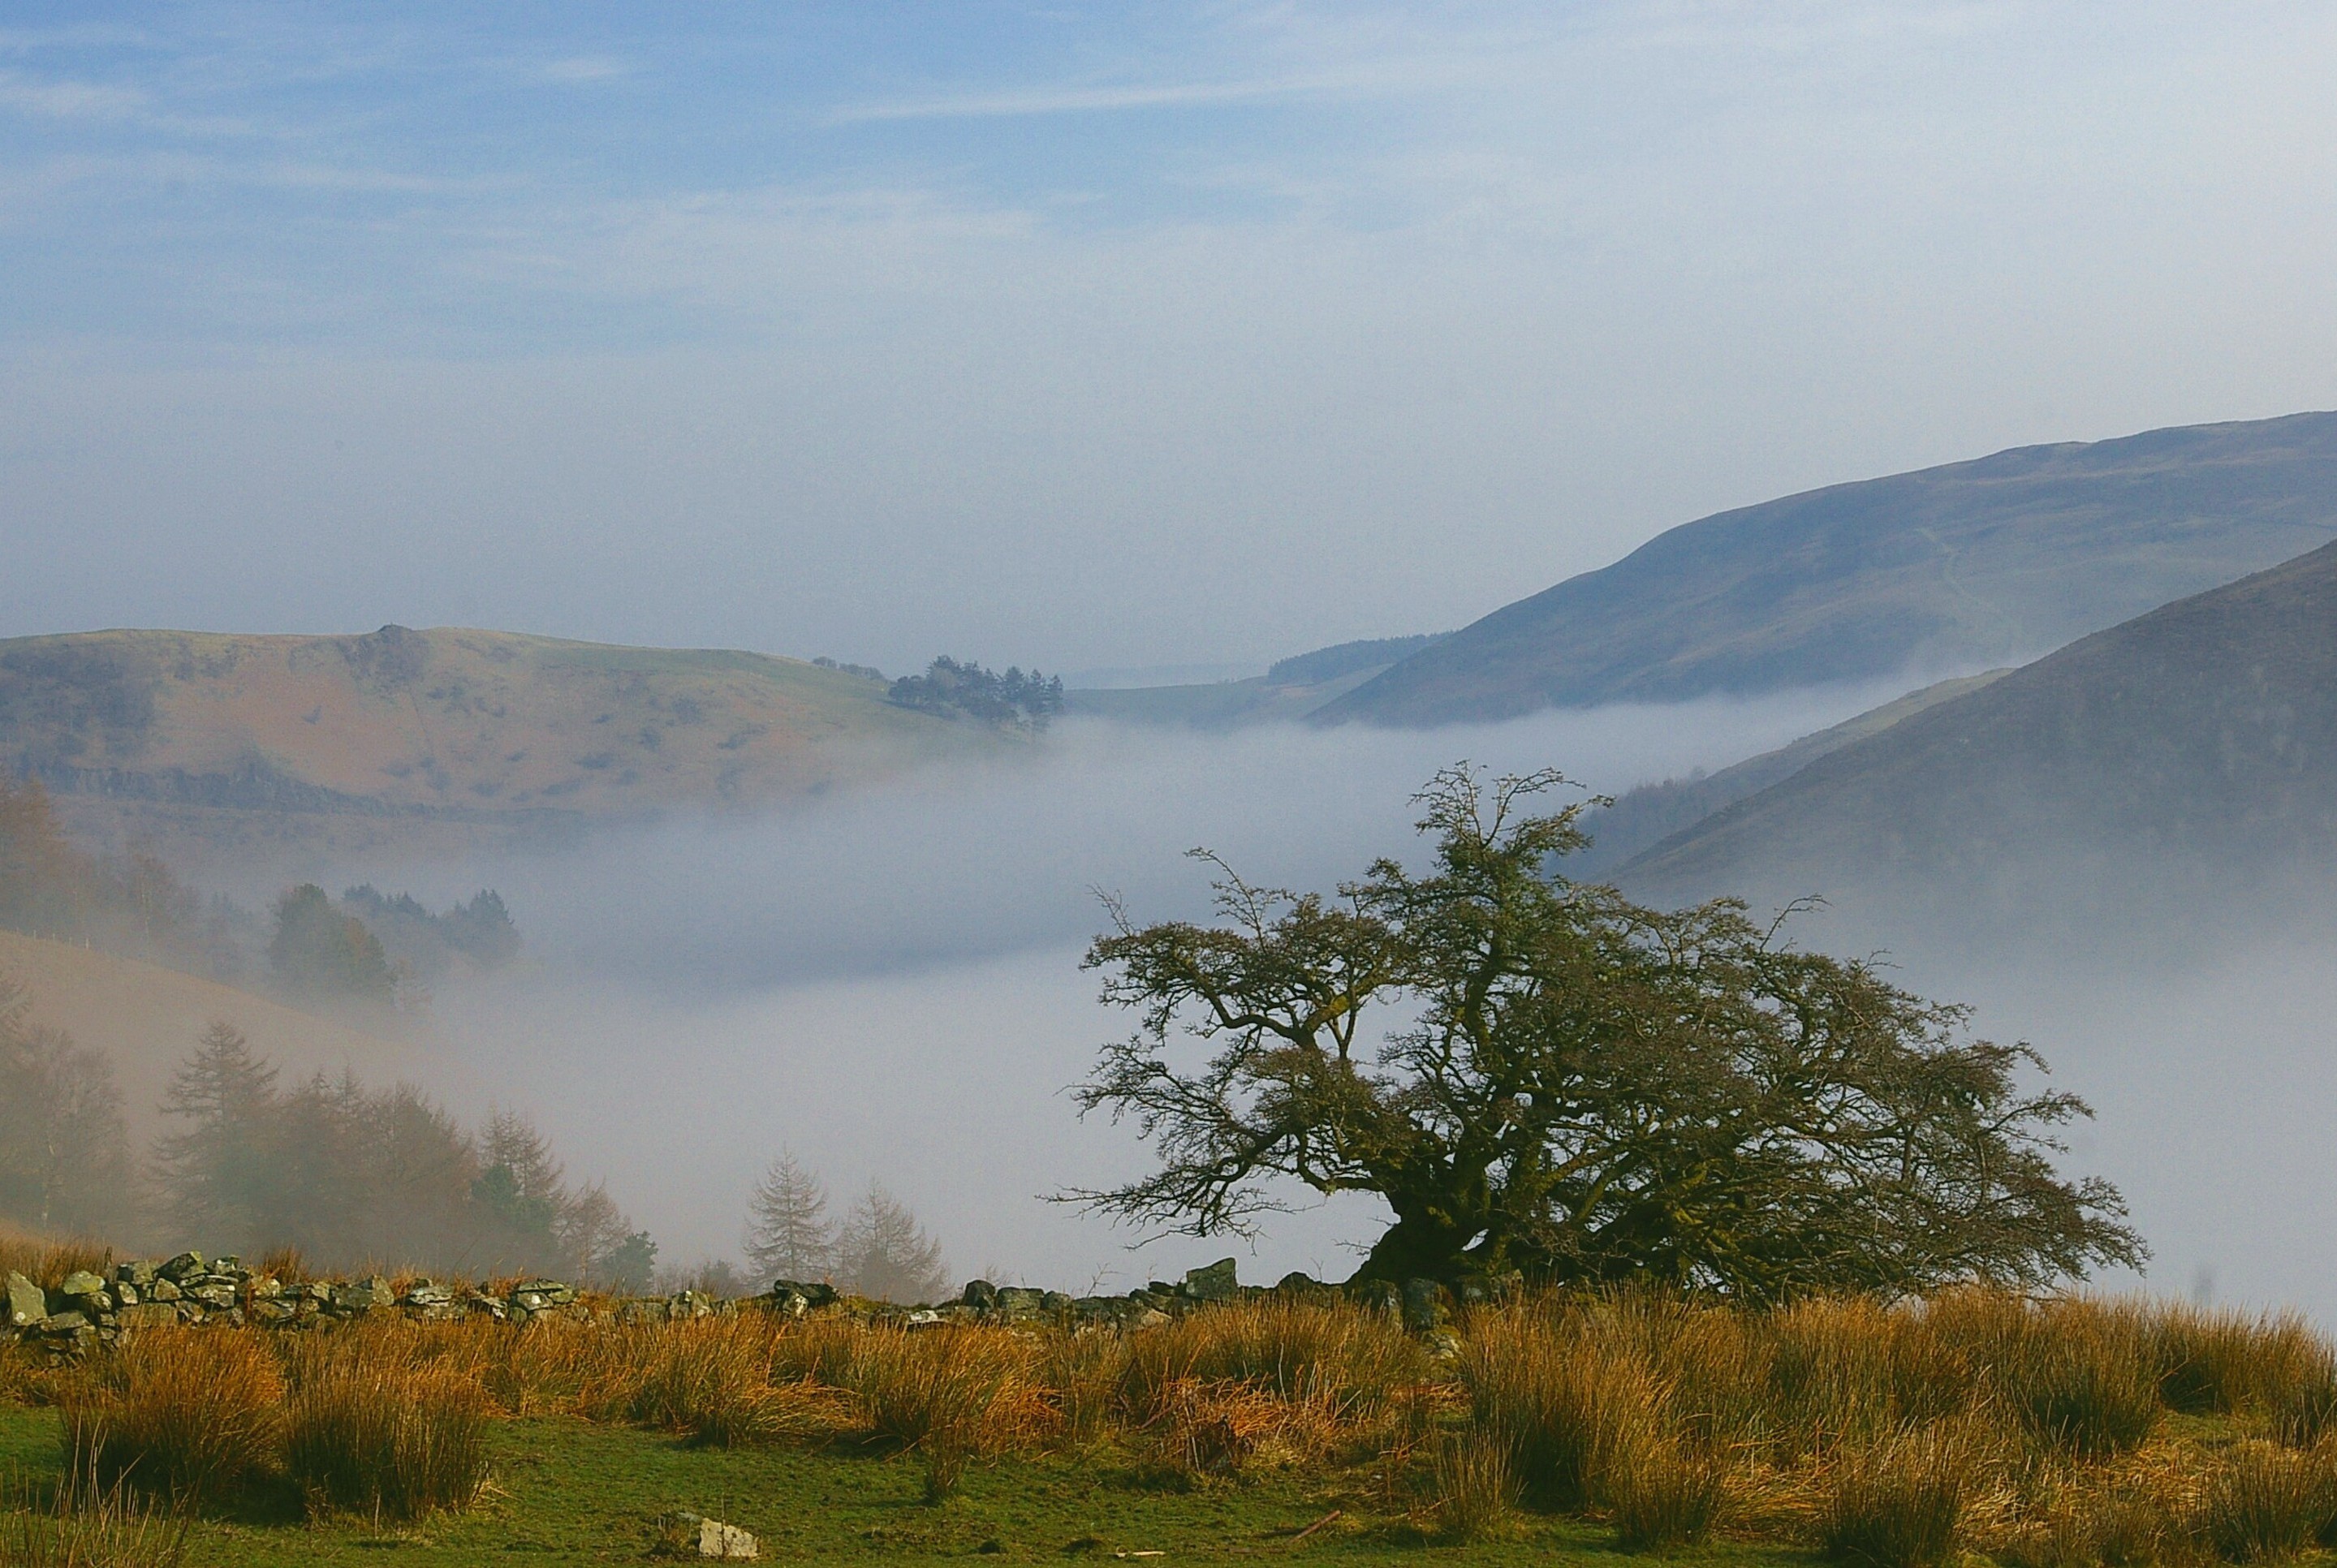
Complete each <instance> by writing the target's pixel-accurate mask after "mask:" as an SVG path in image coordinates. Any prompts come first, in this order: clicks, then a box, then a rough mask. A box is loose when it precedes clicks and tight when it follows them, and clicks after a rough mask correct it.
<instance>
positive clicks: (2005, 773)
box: [1618, 544, 2337, 906]
mask: <svg viewBox="0 0 2337 1568" xmlns="http://www.w3.org/2000/svg"><path fill="white" fill-rule="evenodd" d="M2332 827H2337V544H2332V545H2324V546H2323V547H2322V548H2321V549H2319V550H2313V551H2312V552H2311V553H2309V554H2307V555H2304V556H2302V557H2300V558H2298V559H2297V560H2292V561H2289V562H2287V563H2285V564H2283V565H2281V566H2278V567H2275V568H2273V569H2272V570H2268V571H2263V572H2259V573H2256V574H2255V575H2254V576H2252V577H2248V578H2245V579H2242V580H2241V581H2239V582H2235V583H2232V584H2229V585H2227V586H2225V587H2223V588H2219V589H2211V590H2209V591H2208V592H2205V593H2202V594H2197V595H2195V596H2193V597H2192V598H2189V599H2183V600H2180V601H2178V602H2176V603H2174V604H2170V605H2167V606H2165V607H2164V608H2162V609H2156V610H2153V611H2151V612H2150V613H2149V614H2146V615H2143V616H2139V617H2137V618H2135V619H2133V620H2129V621H2127V622H2125V623H2123V624H2121V625H2119V626H2117V627H2114V628H2110V629H2109V630H2107V631H2103V632H2097V633H2096V634H2095V635H2093V636H2091V637H2088V638H2083V639H2081V640H2079V641H2078V642H2076V643H2073V644H2071V645H2070V646H2069V647H2068V648H2063V649H2061V650H2060V651H2059V652H2058V653H2055V654H2052V655H2050V656H2049V657H2045V658H2042V659H2039V660H2038V661H2037V662H2036V663H2034V664H2031V665H2029V666H2026V667H2022V668H2020V669H2018V670H2015V671H2013V672H2012V673H2011V674H2009V675H2007V676H2004V677H2001V678H2000V679H1998V680H1996V681H1993V682H1991V683H1990V684H1989V685H1988V686H1986V687H1982V688H1981V689H1979V690H1976V691H1972V692H1969V693H1967V694H1965V695H1963V696H1957V697H1954V698H1952V699H1951V700H1949V701H1946V702H1941V703H1939V704H1937V705H1936V706H1932V707H1931V708H1929V709H1927V710H1926V711H1924V712H1921V713H1919V714H1916V715H1914V716H1912V717H1910V718H1907V719H1905V720H1903V721H1902V722H1901V723H1899V724H1896V725H1893V726H1891V727H1890V728H1888V729H1886V730H1884V731H1882V733H1880V734H1877V735H1871V736H1869V737H1867V738H1865V739H1863V740H1858V741H1854V742H1853V743H1852V744H1850V745H1844V746H1842V747H1839V748H1838V749H1836V750H1834V751H1833V752H1831V753H1829V754H1828V755H1824V756H1821V757H1819V758H1817V759H1816V760H1815V761H1814V762H1812V763H1810V764H1809V765H1807V766H1805V767H1803V768H1802V769H1800V770H1799V771H1798V772H1796V773H1794V774H1793V775H1792V776H1791V777H1789V778H1786V779H1785V780H1783V781H1782V782H1780V783H1777V784H1772V785H1770V786H1769V787H1768V788H1766V789H1764V790H1762V791H1760V792H1759V793H1758V794H1753V795H1750V796H1748V797H1747V798H1745V799H1743V800H1740V801H1738V802H1736V803H1735V804H1733V805H1730V806H1728V807H1726V809H1724V810H1722V811H1720V812H1718V813H1715V814H1714V815H1712V816H1710V817H1708V818H1706V819H1705V820H1704V821H1703V822H1700V823H1697V824H1696V825H1694V826H1693V827H1690V828H1688V829H1687V831H1685V832H1682V833H1676V834H1674V835H1673V836H1671V837H1670V838H1668V839H1667V840H1665V841H1664V842H1661V843H1659V844H1657V845H1656V846H1655V847H1654V848H1652V849H1650V850H1648V852H1646V853H1644V854H1642V855H1640V856H1638V858H1637V859H1635V860H1633V861H1632V862H1629V863H1628V865H1626V866H1625V867H1623V868H1622V870H1621V872H1619V873H1618V880H1619V881H1622V882H1623V883H1624V885H1626V886H1627V887H1628V888H1630V889H1631V890H1632V891H1634V892H1635V893H1638V894H1641V895H1643V896H1654V897H1659V898H1665V899H1680V898H1687V897H1698V896H1704V895H1706V894H1709V893H1713V892H1719V891H1738V892H1746V893H1750V894H1753V895H1755V897H1764V896H1771V895H1784V896H1793V895H1795V894H1800V893H1808V892H1821V893H1827V894H1832V893H1834V892H1836V891H1840V890H1842V889H1843V888H1846V887H1859V886H1873V885H1882V884H1886V883H1887V884H1895V885H1897V886H1900V887H1906V888H1918V889H1921V890H1923V891H1925V892H1926V893H1927V894H1928V895H1929V896H1931V897H1932V898H1934V899H1936V900H1939V901H1947V902H1952V901H1958V900H1963V899H1967V898H1977V899H1978V900H1979V901H1980V902H1981V903H1982V904H1986V905H1989V906H2001V905H2003V904H2004V903H2006V902H2007V901H2030V900H2048V901H2052V900H2059V899H2062V898H2064V897H2066V896H2069V895H2071V894H2083V893H2086V892H2088V891H2089V890H2090V891H2093V892H2095V893H2097V894H2098V893H2102V892H2105V891H2108V892H2111V893H2113V894H2114V892H2115V890H2117V888H2119V887H2122V886H2126V885H2130V884H2132V883H2134V882H2136V881H2145V882H2147V881H2153V880H2158V881H2164V880H2166V879H2169V878H2171V879H2175V880H2176V881H2188V882H2190V883H2192V884H2193V885H2196V886H2200V887H2209V888H2220V889H2225V890H2229V889H2233V888H2244V887H2245V886H2247V885H2248V884H2249V882H2250V881H2251V879H2254V878H2259V877H2263V876H2265V875H2270V874H2278V873H2282V872H2285V871H2288V870H2290V869H2293V868H2298V867H2302V868H2304V869H2307V870H2310V869H2312V868H2315V867H2318V868H2322V869H2324V870H2325V861H2326V856H2325V846H2326V845H2327V843H2328V842H2329V834H2330V833H2331V830H2332Z"/></svg>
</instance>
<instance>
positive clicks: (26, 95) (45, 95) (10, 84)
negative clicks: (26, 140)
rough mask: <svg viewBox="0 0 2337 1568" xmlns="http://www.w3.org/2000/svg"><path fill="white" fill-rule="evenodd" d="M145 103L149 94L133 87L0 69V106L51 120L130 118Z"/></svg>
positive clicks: (142, 108) (141, 108)
mask: <svg viewBox="0 0 2337 1568" xmlns="http://www.w3.org/2000/svg"><path fill="white" fill-rule="evenodd" d="M146 104H147V99H146V95H145V94H144V93H141V92H138V91H137V90H136V89H134V88H129V87H111V86H107V85H105V84H103V83H96V82H73V81H55V80H44V79H43V78H40V77H37V76H27V75H25V74H24V73H22V72H16V71H6V72H0V108H5V109H12V110H14V111H15V112H18V113H20V114H35V115H40V116H42V117H44V118H46V119H51V120H128V119H131V118H132V117H133V116H136V115H138V114H140V113H141V112H142V111H143V110H144V109H145V108H146Z"/></svg>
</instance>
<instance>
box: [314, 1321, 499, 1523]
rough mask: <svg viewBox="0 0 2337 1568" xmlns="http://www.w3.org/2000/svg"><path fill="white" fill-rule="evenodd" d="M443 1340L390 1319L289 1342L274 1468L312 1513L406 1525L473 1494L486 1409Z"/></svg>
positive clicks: (481, 1469)
mask: <svg viewBox="0 0 2337 1568" xmlns="http://www.w3.org/2000/svg"><path fill="white" fill-rule="evenodd" d="M444 1339H445V1337H444V1336H438V1335H429V1336H425V1335H423V1334H418V1333H416V1332H414V1331H413V1330H412V1329H411V1327H410V1326H409V1325H406V1324H404V1323H398V1322H395V1321H390V1322H384V1323H379V1324H374V1323H367V1324H362V1325H358V1326H356V1327H353V1328H350V1329H344V1330H342V1331H339V1332H337V1333H331V1334H319V1335H313V1336H308V1337H305V1338H302V1339H296V1340H293V1341H291V1343H290V1346H289V1350H290V1354H289V1356H288V1363H289V1368H290V1373H291V1379H290V1380H291V1396H290V1399H289V1401H288V1405H287V1407H286V1410H285V1420H284V1434H283V1445H284V1461H283V1463H284V1468H285V1470H286V1472H287V1473H288V1475H290V1476H291V1478H292V1479H293V1480H294V1481H295V1482H297V1483H298V1485H299V1486H300V1489H301V1491H302V1493H303V1495H306V1496H307V1498H308V1505H309V1508H310V1511H311V1512H313V1513H318V1514H324V1513H328V1512H331V1511H333V1510H336V1509H347V1510H352V1511H355V1512H359V1513H366V1514H375V1515H387V1516H389V1517H393V1518H400V1519H413V1518H418V1517H420V1516H422V1515H424V1514H430V1513H434V1512H436V1511H438V1510H441V1509H451V1508H462V1507H465V1506H468V1505H469V1504H470V1502H471V1500H472V1499H473V1498H474V1497H475V1496H476V1495H478V1492H479V1489H480V1487H481V1486H482V1485H484V1484H485V1482H486V1474H487V1458H486V1427H487V1421H488V1418H489V1415H490V1410H491V1402H490V1400H489V1398H488V1397H487V1393H486V1390H485V1388H484V1387H482V1385H481V1383H480V1380H479V1378H478V1375H477V1373H476V1372H475V1371H474V1370H472V1369H471V1368H465V1367H464V1366H463V1365H462V1364H461V1363H460V1360H459V1359H457V1358H455V1357H451V1356H449V1355H447V1354H446V1353H445V1344H444V1342H443V1341H444Z"/></svg>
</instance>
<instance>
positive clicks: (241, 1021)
mask: <svg viewBox="0 0 2337 1568" xmlns="http://www.w3.org/2000/svg"><path fill="white" fill-rule="evenodd" d="M0 977H5V978H6V979H11V980H14V981H15V982H16V983H17V984H18V985H21V986H23V987H24V989H26V991H28V992H29V993H30V995H31V998H32V1009H31V1014H30V1021H31V1022H32V1023H34V1024H36V1025H46V1026H48V1027H52V1028H60V1029H64V1030H65V1031H66V1032H67V1033H69V1034H71V1035H72V1036H73V1038H74V1040H75V1041H76V1042H78V1043H79V1044H81V1045H83V1046H90V1047H95V1048H97V1049H99V1050H102V1051H103V1052H104V1053H105V1054H106V1056H107V1057H110V1058H112V1063H113V1070H114V1074H115V1077H116V1079H117V1081H118V1082H119V1083H120V1084H121V1086H122V1098H123V1102H124V1105H123V1109H124V1111H125V1112H126V1114H127V1115H128V1116H129V1118H130V1123H131V1128H132V1135H133V1137H134V1139H135V1140H136V1141H137V1142H138V1143H140V1144H143V1143H145V1142H146V1140H147V1139H148V1137H150V1136H151V1135H152V1133H153V1131H154V1130H155V1127H156V1124H157V1120H158V1118H157V1116H156V1114H155V1105H156V1103H157V1102H158V1101H159V1100H160V1099H161V1095H162V1091H163V1088H164V1087H165V1086H167V1085H168V1084H169V1082H170V1077H171V1069H172V1068H173V1067H174V1066H177V1065H178V1063H179V1062H180V1061H181V1060H183V1059H184V1058H185V1057H186V1056H187V1054H188V1052H189V1051H190V1050H191V1049H192V1048H193V1047H194V1043H195V1037H196V1036H197V1035H199V1034H200V1033H201V1032H202V1030H203V1028H204V1027H206V1026H207V1025H209V1024H210V1022H211V1021H212V1020H213V1019H224V1020H225V1021H226V1022H228V1023H230V1024H232V1025H234V1026H235V1027H237V1028H239V1029H241V1030H242V1031H243V1032H244V1034H245V1035H246V1036H247V1037H249V1039H250V1041H251V1044H252V1047H253V1049H255V1050H257V1051H258V1052H259V1054H260V1055H262V1056H265V1057H270V1058H272V1059H274V1060H275V1061H276V1062H277V1064H278V1065H279V1066H280V1067H282V1068H283V1070H284V1073H285V1076H286V1077H287V1078H297V1077H300V1076H306V1075H308V1074H309V1073H315V1072H324V1073H329V1074H334V1075H338V1074H339V1073H340V1071H341V1070H342V1069H343V1068H344V1067H354V1068H356V1069H357V1073H358V1074H359V1076H363V1077H365V1078H366V1079H367V1080H368V1081H371V1082H375V1083H387V1082H391V1081H394V1080H396V1079H397V1078H399V1077H401V1076H410V1075H411V1072H412V1069H413V1067H414V1066H415V1065H416V1063H417V1062H419V1061H420V1059H421V1057H422V1053H423V1051H424V1049H425V1047H422V1046H420V1045H417V1044H415V1043H411V1042H400V1041H395V1040H389V1039H385V1038H383V1037H379V1036H376V1035H371V1034H367V1033H366V1032H365V1031H363V1030H361V1029H356V1028H352V1027H348V1026H347V1025H346V1024H338V1023H334V1022H331V1021H328V1020H327V1019H324V1018H315V1017H312V1016H310V1015H308V1014H307V1013H302V1012H297V1011H295V1010H294V1009H292V1008H288V1007H285V1006H283V1005H282V1004H280V1003H278V1002H272V1001H269V999H268V998H265V997H258V996H254V995H252V994H251V993H250V992H249V991H243V990H238V989H235V988H234V987H232V986H223V985H219V984H217V983H215V982H213V981H210V980H204V979H196V978H194V977H193V976H191V975H184V974H181V973H179V972H178V971H177V970H176V969H162V968H161V967H160V966H158V965H154V964H148V963H141V962H139V961H138V960H137V959H120V958H114V957H112V955H110V954H107V953H102V952H97V951H93V950H90V949H87V948H78V947H71V946H68V945H66V944H65V943H64V942H53V941H48V940H44V939H42V938H39V937H28V936H21V935H19V934H17V933H16V932H15V931H8V930H0Z"/></svg>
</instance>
